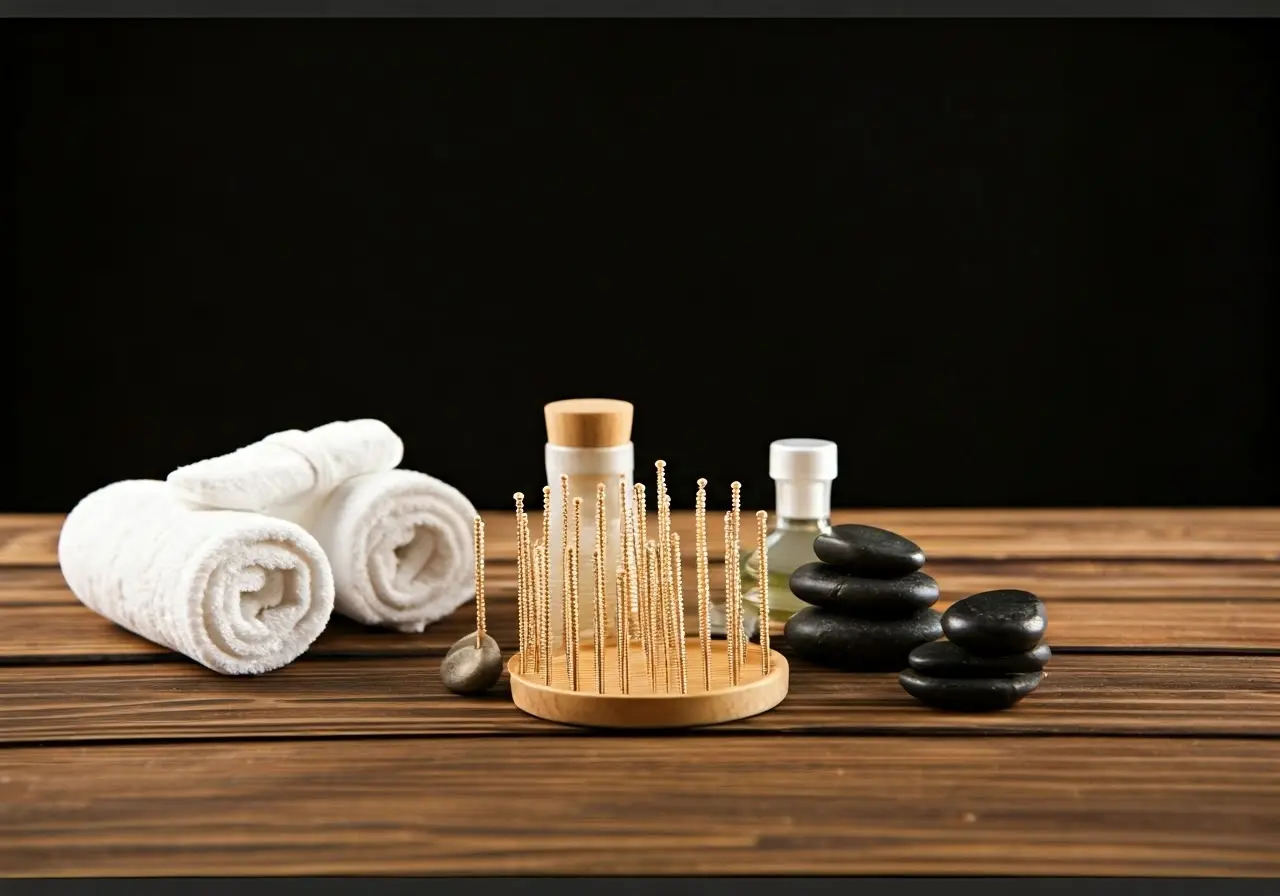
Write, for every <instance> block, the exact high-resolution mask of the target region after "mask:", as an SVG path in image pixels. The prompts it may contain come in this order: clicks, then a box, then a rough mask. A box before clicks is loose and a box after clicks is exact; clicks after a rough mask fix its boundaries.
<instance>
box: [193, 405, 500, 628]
mask: <svg viewBox="0 0 1280 896" xmlns="http://www.w3.org/2000/svg"><path fill="white" fill-rule="evenodd" d="M403 457H404V445H403V443H402V442H401V441H400V438H399V437H398V436H397V435H396V434H395V433H394V432H393V431H392V430H391V429H390V427H388V426H387V425H386V424H385V423H382V422H381V421H378V420H352V421H346V422H339V423H329V424H326V425H325V426H321V427H317V428H316V429H312V430H308V431H307V432H300V431H298V430H290V431H288V432H283V433H276V434H274V435H270V436H267V437H266V438H265V439H263V440H262V441H260V442H256V443H254V444H253V445H250V446H248V447H246V448H241V449H240V450H238V451H233V452H232V453H230V454H225V455H223V456H221V457H215V458H211V459H210V460H205V461H200V462H199V463H195V464H191V465H190V466H186V467H181V468H179V469H177V470H174V471H173V472H172V473H170V474H169V477H168V482H169V483H170V485H172V486H173V487H174V488H175V489H179V490H180V491H181V492H182V493H184V494H186V495H189V496H191V497H192V498H193V499H194V500H197V501H200V502H202V503H204V504H207V505H209V506H214V507H236V508H240V509H245V510H257V511H260V512H262V513H267V514H270V515H272V516H278V517H281V518H284V519H289V520H292V521H295V522H298V523H300V524H301V525H303V526H305V527H306V528H307V530H308V531H310V532H311V533H312V534H313V535H315V537H316V540H317V541H319V542H320V545H321V546H322V547H323V548H324V550H325V553H326V554H327V555H328V557H329V562H330V564H331V566H332V567H333V576H334V582H335V586H336V598H335V609H336V611H337V612H339V613H341V614H342V615H344V616H348V617H350V618H352V619H355V620H357V621H359V622H363V623H365V624H366V625H379V626H385V627H388V628H393V629H397V630H399V631H405V632H420V631H422V630H423V629H424V628H426V627H427V626H428V625H430V624H432V623H433V622H436V621H438V620H440V619H442V618H444V617H445V616H448V615H449V614H450V613H452V612H453V611H454V610H456V609H458V608H459V607H461V606H462V605H463V604H465V603H467V601H469V600H471V599H473V598H474V597H475V583H474V579H473V575H472V569H473V567H472V561H473V548H472V544H471V533H472V521H473V519H474V518H475V516H476V510H475V507H474V506H472V504H471V502H470V501H469V500H467V498H466V497H464V496H463V495H462V493H461V492H459V491H458V490H457V489H455V488H454V487H453V486H451V485H448V484H447V483H444V482H441V481H440V480H439V479H436V478H434V477H432V476H428V475H426V474H425V473H416V472H413V471H412V470H397V469H394V468H395V467H396V466H397V465H398V464H399V463H400V461H401V459H402V458H403Z"/></svg>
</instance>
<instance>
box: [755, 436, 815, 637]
mask: <svg viewBox="0 0 1280 896" xmlns="http://www.w3.org/2000/svg"><path fill="white" fill-rule="evenodd" d="M769 478H771V479H773V480H774V482H775V483H776V484H775V486H774V488H775V489H776V498H775V508H776V509H775V512H774V514H773V518H772V520H771V522H772V524H773V530H772V531H771V532H769V534H768V536H767V537H766V538H765V544H766V545H767V546H768V548H769V620H770V624H771V629H772V630H773V631H777V630H778V629H779V628H781V626H783V625H785V624H786V621H787V620H788V619H789V618H791V615H792V614H793V613H795V612H796V611H797V610H801V609H803V608H805V607H807V606H809V605H808V604H807V603H805V602H804V601H802V600H800V599H799V598H798V597H796V596H795V595H794V594H792V593H791V588H790V587H789V580H790V578H791V574H792V573H793V572H795V571H796V569H798V568H799V567H801V566H803V565H804V564H806V563H813V562H815V561H817V559H818V558H817V555H815V554H814V553H813V541H814V539H815V538H817V537H818V534H819V533H821V532H829V531H830V530H831V483H832V482H833V481H834V480H835V478H836V443H835V442H828V441H826V440H824V439H782V440H780V441H777V442H773V443H772V444H770V445H769ZM739 572H740V574H741V576H742V614H743V624H744V626H745V627H746V629H747V631H748V633H749V634H751V635H752V636H754V634H755V633H756V631H758V626H759V622H760V619H759V615H760V552H759V551H758V550H753V551H751V552H750V553H749V554H746V555H745V556H744V557H742V558H741V559H740V566H739Z"/></svg>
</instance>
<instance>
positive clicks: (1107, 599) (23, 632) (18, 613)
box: [0, 563, 1280, 665]
mask: <svg viewBox="0 0 1280 896" xmlns="http://www.w3.org/2000/svg"><path fill="white" fill-rule="evenodd" d="M1007 565H1009V564H1001V563H994V564H990V565H989V566H988V567H987V568H984V569H975V570H970V571H969V573H968V574H967V576H963V577H959V581H961V582H962V583H963V584H964V587H963V588H960V589H956V588H950V587H948V588H947V589H945V591H944V594H945V595H946V596H944V598H943V599H942V600H941V601H939V603H938V605H937V606H938V608H939V609H943V608H945V607H947V606H949V605H950V603H951V602H952V601H953V600H955V599H958V598H959V597H961V596H963V595H965V594H969V593H972V591H977V590H981V589H982V587H983V586H990V587H999V586H1006V585H1007V586H1014V585H1024V586H1028V587H1030V586H1032V585H1034V588H1035V589H1036V590H1038V591H1039V593H1041V594H1043V595H1045V597H1046V600H1047V602H1048V606H1049V613H1050V627H1049V643H1050V644H1051V645H1053V646H1054V647H1055V648H1056V649H1058V650H1059V651H1071V650H1080V649H1087V650H1117V651H1119V650H1164V651H1210V650H1211V651H1222V650H1228V651H1239V652H1253V653H1266V652H1276V653H1280V597H1263V598H1248V597H1221V598H1220V597H1191V596H1186V597H1171V598H1161V599H1154V598H1148V597H1146V594H1147V592H1149V591H1152V590H1156V589H1159V588H1166V589H1168V590H1169V591H1171V592H1173V593H1175V594H1179V593H1181V594H1188V595H1190V594H1195V593H1197V592H1199V591H1203V590H1213V588H1214V587H1215V585H1214V582H1213V581H1212V580H1213V577H1212V576H1210V575H1208V574H1207V573H1204V572H1200V573H1196V574H1193V575H1191V576H1189V577H1188V578H1187V579H1185V580H1182V579H1173V578H1170V579H1162V578H1160V577H1159V576H1157V575H1156V574H1155V573H1154V572H1147V571H1138V572H1136V573H1134V574H1133V577H1132V578H1129V579H1125V578H1124V577H1118V576H1113V575H1106V574H1102V575H1094V576H1087V575H1086V574H1085V573H1079V574H1078V575H1076V576H1075V577H1073V576H1071V575H1068V576H1064V577H1063V578H1061V579H1057V578H1055V577H1054V576H1053V575H1052V572H1051V571H1050V570H1048V569H1045V568H1043V567H1048V566H1053V565H1054V564H1053V563H1041V564H1038V566H1039V567H1041V568H1039V569H1037V570H1023V572H1021V573H1014V574H1008V575H1006V574H1002V573H1001V572H1000V570H1001V569H1002V568H1003V567H1005V566H1007ZM1012 565H1013V566H1014V567H1015V568H1017V567H1019V566H1023V567H1025V566H1033V565H1037V564H1027V563H1023V564H1012ZM1209 566H1212V567H1213V568H1215V569H1216V568H1218V567H1219V566H1222V567H1228V568H1227V569H1224V570H1222V572H1223V579H1222V581H1219V582H1217V587H1221V588H1230V589H1238V590H1239V591H1240V592H1249V591H1259V592H1267V591H1270V590H1273V589H1274V583H1273V582H1270V581H1267V580H1265V579H1264V578H1263V576H1262V575H1261V574H1260V573H1258V572H1257V571H1256V566H1257V565H1256V564H1247V565H1246V566H1248V567H1249V568H1248V569H1246V570H1244V571H1239V570H1232V569H1230V568H1229V567H1231V566H1233V564H1209ZM1082 568H1084V569H1088V568H1091V565H1088V564H1086V565H1085V566H1084V567H1082ZM1024 573H1026V575H1024ZM1237 573H1238V575H1237ZM719 577H720V572H719V571H718V570H717V571H715V573H714V577H713V581H714V580H718V579H719ZM693 579H694V575H693V570H692V569H690V570H688V571H687V572H686V574H685V581H686V582H688V581H692V580H693ZM944 581H945V582H947V583H954V582H955V581H956V579H954V578H952V577H949V576H948V577H946V578H945V579H944ZM1059 581H1060V582H1063V583H1064V584H1063V585H1062V586H1061V587H1059V586H1057V585H1056V584H1055V583H1056V582H1059ZM1161 581H1168V582H1169V584H1167V585H1160V584H1159V582H1161ZM1089 582H1092V583H1093V584H1094V587H1095V588H1098V589H1103V590H1104V594H1103V596H1100V597H1097V598H1090V597H1087V596H1086V595H1088V594H1089V591H1088V588H1087V585H1088V583H1089ZM1224 583H1235V584H1224ZM486 584H487V585H488V593H489V594H490V595H491V597H490V601H489V613H488V616H489V619H488V622H489V629H490V631H491V632H492V634H493V635H494V637H496V638H497V639H498V640H499V643H500V644H502V645H503V646H504V647H505V648H506V649H507V650H508V652H514V651H515V649H516V645H517V635H516V614H515V600H514V596H513V594H514V591H515V568H514V566H512V565H511V564H503V565H501V566H498V567H496V568H495V569H494V572H493V574H492V575H489V576H487V581H486ZM1126 590H1127V591H1129V592H1130V593H1135V594H1136V596H1135V597H1128V596H1118V595H1117V592H1122V591H1126ZM720 594H721V590H720V589H719V588H716V592H715V597H716V599H717V600H719V597H720ZM1050 595H1054V596H1050ZM688 626H689V628H688V630H689V631H696V630H697V629H696V621H695V619H694V614H693V613H691V614H690V618H689V620H688ZM474 627H475V621H474V610H473V609H472V606H471V605H468V606H466V607H464V608H462V609H461V610H459V611H458V612H457V613H455V614H454V615H453V616H451V617H450V618H448V619H446V620H443V621H442V622H440V623H438V624H436V625H434V626H431V627H430V628H429V629H428V630H427V631H425V632H423V633H422V634H402V633H397V632H390V631H385V630H381V629H375V628H368V627H365V626H361V625H357V624H356V623H354V622H351V621H350V620H347V619H344V618H342V617H340V616H335V617H334V618H333V620H332V621H331V622H330V624H329V626H328V628H327V629H326V631H325V632H324V633H323V634H322V635H321V636H320V638H319V639H318V640H317V641H316V643H315V644H314V645H313V646H312V648H311V650H310V651H309V652H308V654H307V658H315V657H334V656H353V657H360V656H393V655H395V656H440V655H442V654H443V653H444V652H445V651H447V650H448V649H449V647H451V646H452V645H453V644H454V642H456V641H457V640H458V639H459V638H461V637H463V636H464V635H466V634H467V633H468V632H469V631H473V630H474ZM109 660H111V661H127V662H138V661H157V660H158V661H180V662H185V660H184V659H183V658H181V657H179V656H177V655H176V654H173V653H171V652H170V651H168V650H166V649H165V648H162V647H159V646H157V645H155V644H152V643H151V642H149V641H147V640H145V639H143V638H140V637H138V636H136V635H134V634H132V633H130V632H128V631H125V630H124V629H122V628H119V627H118V626H116V625H114V624H112V623H111V622H108V621H107V620H106V619H103V618H102V617H100V616H98V615H97V614H95V613H93V612H92V611H90V610H89V609H87V608H86V607H84V606H83V605H81V604H80V603H79V602H78V601H77V600H76V599H75V596H74V595H72V594H71V592H70V591H69V590H67V588H66V585H65V584H64V583H63V582H62V577H61V574H60V573H59V572H58V571H57V570H55V569H17V568H13V569H0V665H12V664H19V663H40V662H90V661H109Z"/></svg>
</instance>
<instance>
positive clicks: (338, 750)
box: [0, 736, 1280, 877]
mask: <svg viewBox="0 0 1280 896" xmlns="http://www.w3.org/2000/svg"><path fill="white" fill-rule="evenodd" d="M0 757H2V758H0V762H2V763H3V775H0V867H3V868H4V869H5V870H6V872H7V873H10V874H13V875H18V876H48V877H64V876H82V875H83V876H89V875H103V876H106V875H139V876H142V875H173V876H179V875H219V874H225V873H226V871H227V869H228V868H234V869H235V870H236V873H239V874H255V875H300V874H311V875H315V874H320V875H360V874H396V875H419V874H421V875H467V874H502V875H521V874H525V875H542V874H560V875H614V874H621V875H638V874H652V873H654V872H655V871H660V872H661V873H663V874H685V875H696V874H712V875H772V874H792V875H796V874H799V875H812V874H829V875H844V874H860V875H1071V874H1079V873H1081V872H1082V871H1087V872H1088V873H1090V874H1097V875H1148V876H1247V877H1263V876H1272V875H1275V874H1277V873H1280V851H1278V850H1277V849H1276V843H1277V842H1278V841H1280V776H1278V775H1277V774H1276V769H1277V763H1278V761H1280V745H1277V744H1275V743H1273V742H1258V741H1224V740H1217V741H1204V740H1191V739H1161V740H1149V739H1148V740H1144V739H1123V738H1120V739H1117V738H1081V739H1070V740H1068V739H1059V740H1055V739H1042V740H1037V741H1035V742H1032V741H1028V740H1027V739H1019V738H1006V737H991V738H968V739H957V738H941V737H914V738H913V737H862V738H856V739H853V738H843V737H836V738H803V737H779V736H765V737H760V738H708V737H697V736H692V737H667V738H663V737H637V738H609V739H600V740H584V739H565V738H545V739H540V740H524V739H509V740H501V739H474V738H458V739H445V740H432V741H429V742H427V741H420V740H401V741H394V740H392V741H388V740H358V741H357V740H353V741H343V742H336V743H334V742H315V741H295V742H283V743H231V744H166V745H154V746H150V747H147V748H145V749H140V748H138V747H136V746H102V747H96V748H92V749H86V748H83V747H65V748H53V749H18V750H6V751H4V752H3V753H0Z"/></svg>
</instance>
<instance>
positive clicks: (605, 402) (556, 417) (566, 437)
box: [543, 398, 634, 448]
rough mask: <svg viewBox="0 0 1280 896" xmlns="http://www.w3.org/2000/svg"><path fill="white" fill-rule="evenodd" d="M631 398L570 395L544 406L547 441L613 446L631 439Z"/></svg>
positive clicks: (562, 444)
mask: <svg viewBox="0 0 1280 896" xmlns="http://www.w3.org/2000/svg"><path fill="white" fill-rule="evenodd" d="M633 412H634V408H633V407H632V404H631V402H629V401H620V400H618V399H616V398H567V399H565V400H563V401H553V402H551V403H550V404H548V405H547V406H546V407H545V408H543V413H544V414H545V416H546V420H547V441H548V442H550V443H551V444H552V445H560V446H562V447H565V448H612V447H614V446H616V445H625V444H626V443H627V442H630V441H631V418H632V414H633Z"/></svg>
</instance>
